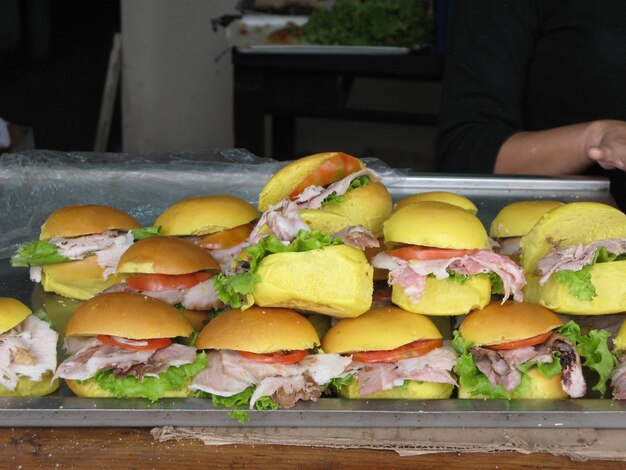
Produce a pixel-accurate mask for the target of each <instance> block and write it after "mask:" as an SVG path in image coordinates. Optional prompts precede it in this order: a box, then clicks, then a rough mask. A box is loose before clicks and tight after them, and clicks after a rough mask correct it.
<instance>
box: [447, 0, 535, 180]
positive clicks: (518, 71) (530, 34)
mask: <svg viewBox="0 0 626 470" xmlns="http://www.w3.org/2000/svg"><path fill="white" fill-rule="evenodd" d="M538 23H539V20H538V13H537V11H536V5H535V1H533V0H455V5H454V11H453V16H452V22H451V29H450V36H449V38H448V41H449V42H448V46H447V47H448V49H447V50H446V65H445V72H444V78H443V85H442V100H441V110H440V128H439V136H438V141H437V154H438V158H439V162H438V167H439V170H440V171H448V172H457V173H492V172H493V166H494V163H495V160H496V157H497V155H498V152H499V150H500V147H501V146H502V144H503V143H504V141H505V140H506V139H508V138H509V137H510V136H511V135H512V134H514V133H515V132H517V131H519V130H522V129H523V112H522V108H523V97H524V91H525V87H526V80H527V76H528V70H529V64H530V62H531V60H532V54H533V50H534V44H535V42H536V40H537V36H538V29H539V28H538Z"/></svg>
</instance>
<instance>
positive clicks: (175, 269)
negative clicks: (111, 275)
mask: <svg viewBox="0 0 626 470" xmlns="http://www.w3.org/2000/svg"><path fill="white" fill-rule="evenodd" d="M219 272H220V266H219V264H218V263H217V261H215V259H213V257H212V256H211V255H210V254H209V253H208V252H207V251H206V250H204V249H202V248H200V247H199V246H198V245H194V244H193V243H192V242H190V241H187V240H183V239H181V238H176V237H154V238H147V239H145V240H140V241H138V242H136V243H135V244H134V245H133V246H131V247H130V248H129V249H128V250H126V252H125V253H124V254H123V255H122V257H121V258H120V261H119V263H118V265H117V273H118V274H121V275H123V276H124V279H123V280H122V283H120V284H118V285H116V286H113V287H111V288H110V289H107V291H106V292H135V293H139V294H143V295H147V296H149V297H154V298H156V299H159V300H162V301H164V302H166V303H168V304H170V305H173V306H176V307H177V308H178V309H179V310H181V311H183V312H184V311H185V310H194V311H199V310H201V311H204V310H217V309H220V308H222V307H223V303H222V302H221V301H220V300H219V299H218V298H217V293H216V291H215V288H214V287H213V281H212V280H211V277H213V275H215V274H217V273H219Z"/></svg>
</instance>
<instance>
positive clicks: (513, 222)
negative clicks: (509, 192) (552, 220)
mask: <svg viewBox="0 0 626 470" xmlns="http://www.w3.org/2000/svg"><path fill="white" fill-rule="evenodd" d="M562 205H563V203H562V202H560V201H517V202H513V203H511V204H509V205H507V206H504V207H503V208H502V209H501V210H500V212H498V215H496V218H495V219H493V221H492V222H491V228H490V229H489V236H490V237H492V238H505V237H521V236H522V235H526V234H527V233H528V232H529V231H530V229H531V228H533V225H535V224H536V223H537V221H538V220H539V219H541V217H542V216H543V215H544V214H545V213H546V212H548V211H550V210H552V209H554V208H555V207H559V206H562Z"/></svg>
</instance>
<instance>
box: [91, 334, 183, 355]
mask: <svg viewBox="0 0 626 470" xmlns="http://www.w3.org/2000/svg"><path fill="white" fill-rule="evenodd" d="M98 339H99V340H100V341H102V342H103V343H107V344H113V345H115V346H118V347H120V348H123V349H130V350H131V351H147V350H149V349H162V348H166V347H167V346H169V345H170V344H172V340H171V339H170V338H154V339H141V340H130V341H132V342H138V341H142V342H145V343H146V344H145V345H138V344H127V343H122V342H120V341H116V340H115V338H113V337H112V336H109V335H98Z"/></svg>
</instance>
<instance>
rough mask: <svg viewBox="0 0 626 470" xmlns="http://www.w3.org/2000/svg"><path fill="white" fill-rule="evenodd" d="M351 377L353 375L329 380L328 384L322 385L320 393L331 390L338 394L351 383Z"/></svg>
mask: <svg viewBox="0 0 626 470" xmlns="http://www.w3.org/2000/svg"><path fill="white" fill-rule="evenodd" d="M353 377H354V374H348V375H346V376H345V377H335V378H333V379H330V382H328V383H327V384H324V386H323V387H322V391H326V390H328V389H332V390H335V391H337V392H339V391H340V390H341V389H342V388H343V386H344V385H348V384H349V383H350V382H351V381H352V378H353Z"/></svg>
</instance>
